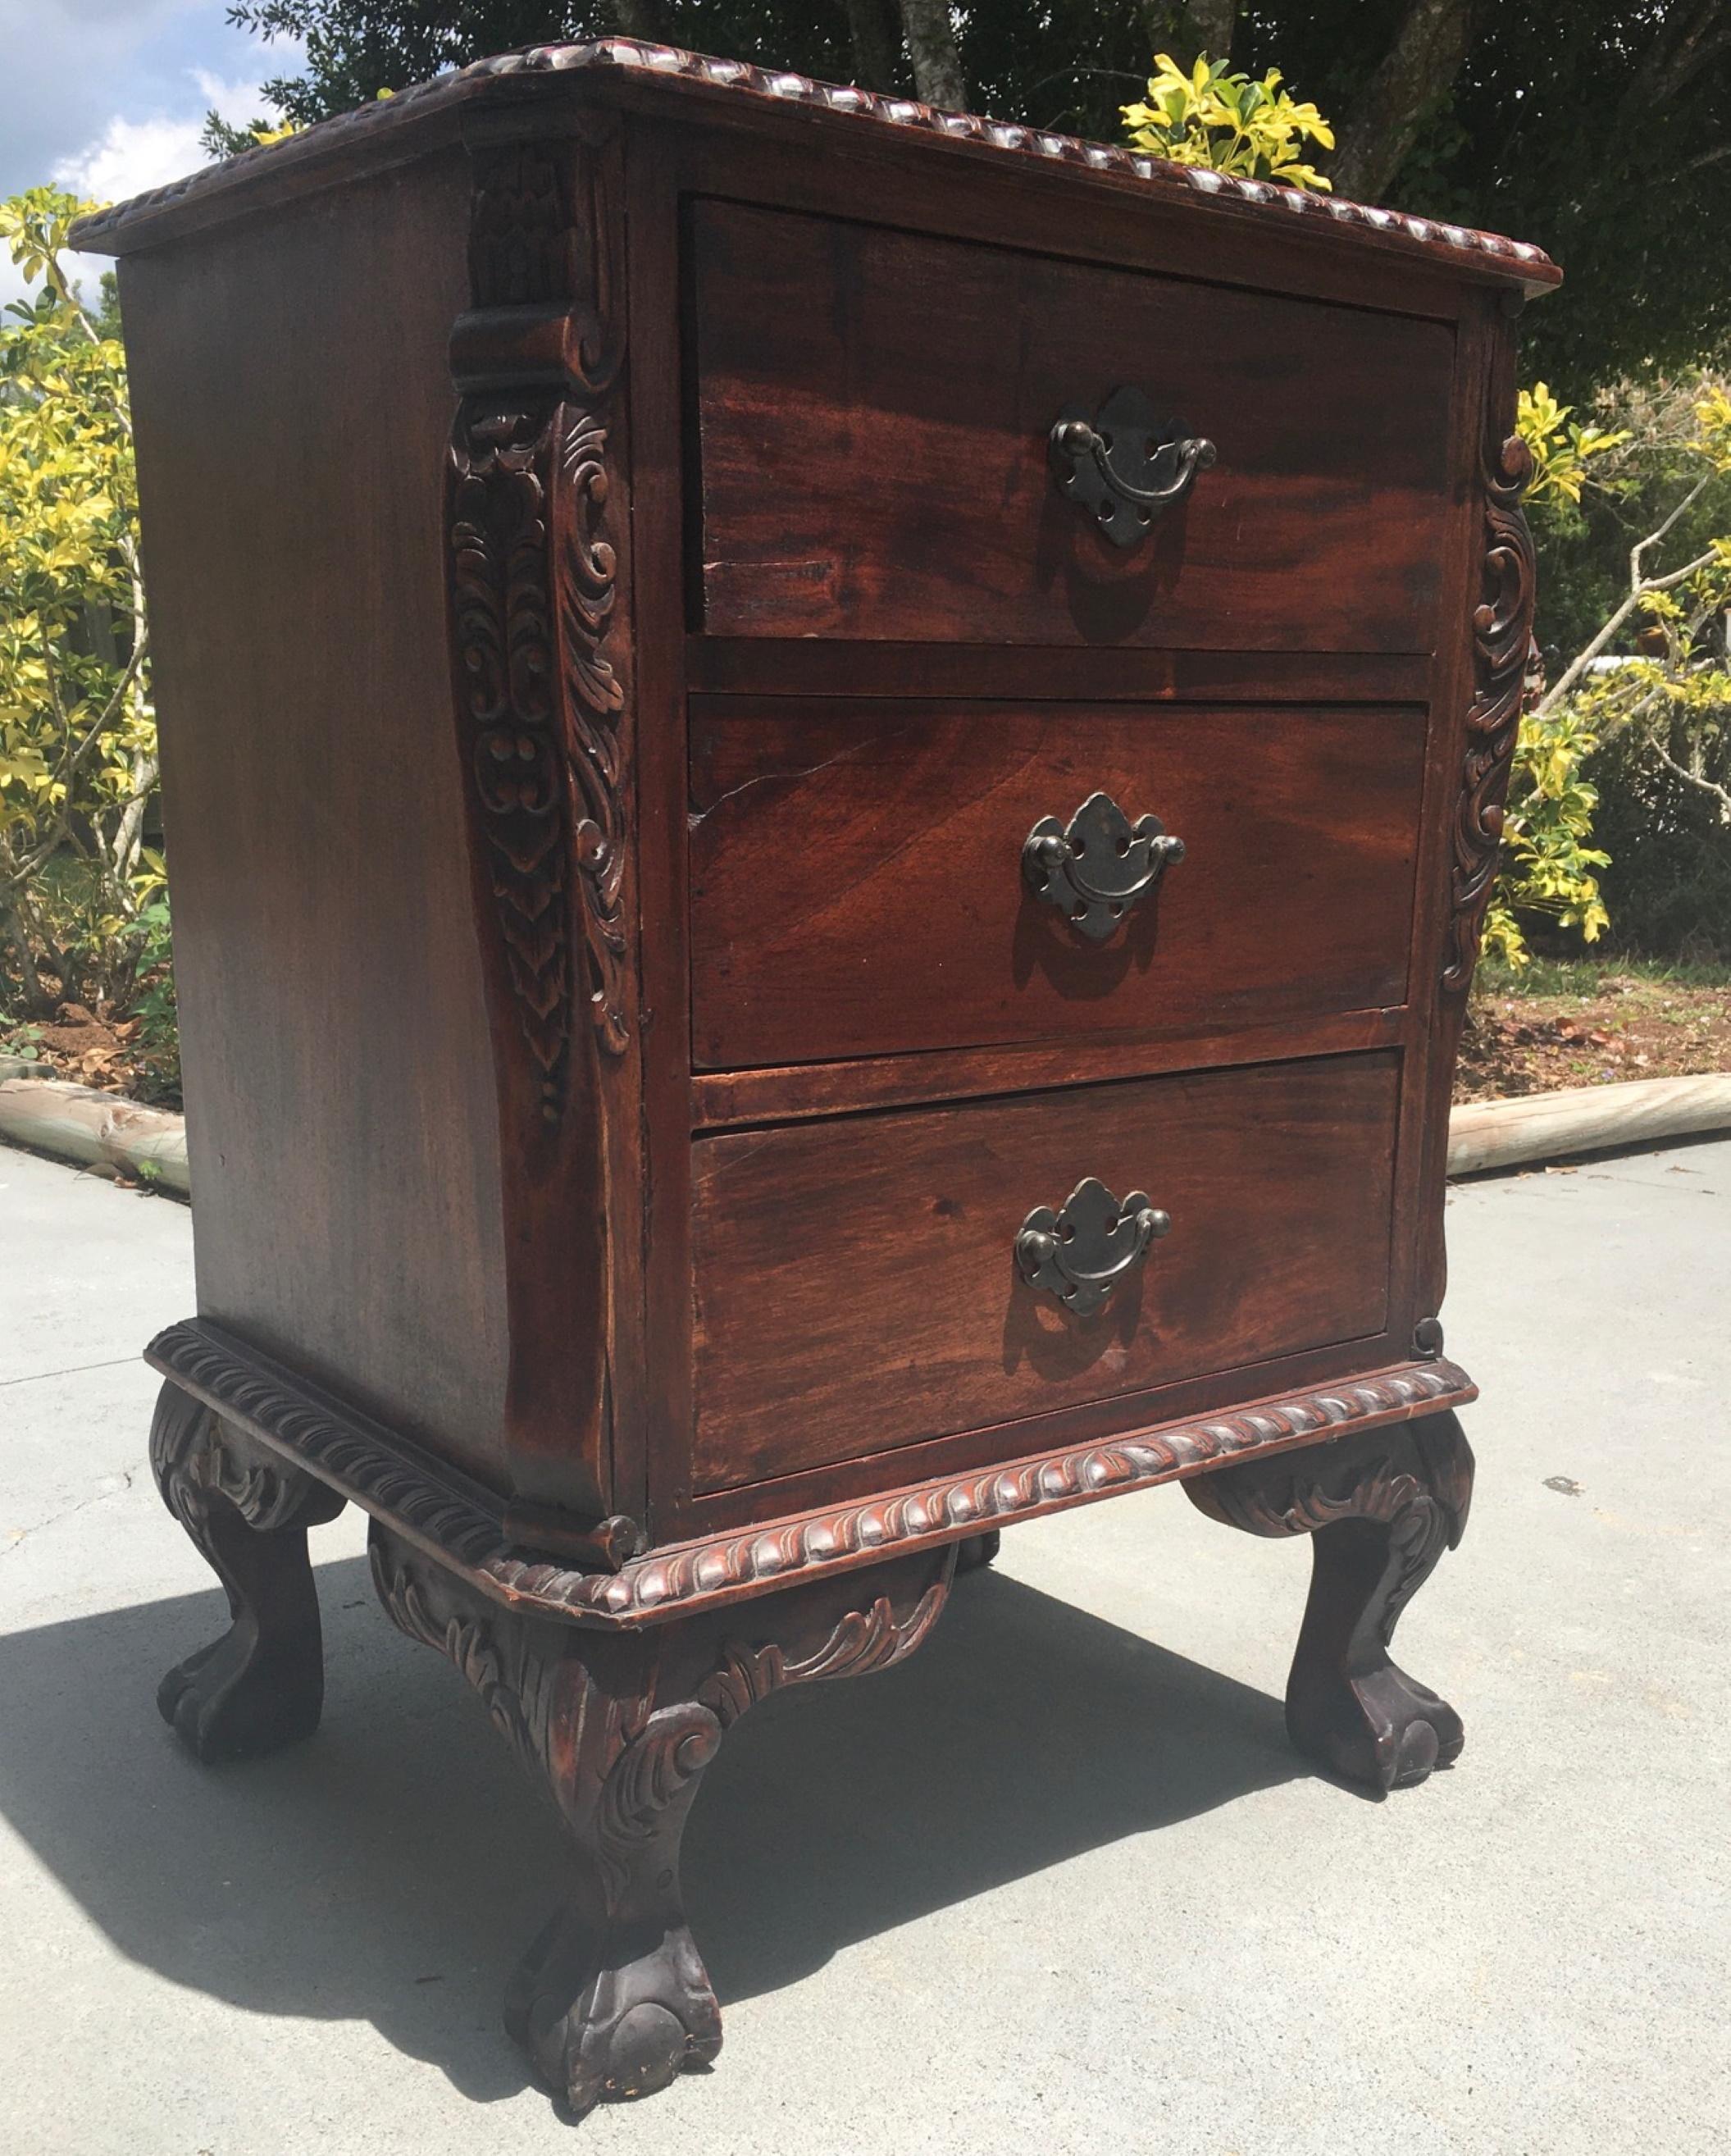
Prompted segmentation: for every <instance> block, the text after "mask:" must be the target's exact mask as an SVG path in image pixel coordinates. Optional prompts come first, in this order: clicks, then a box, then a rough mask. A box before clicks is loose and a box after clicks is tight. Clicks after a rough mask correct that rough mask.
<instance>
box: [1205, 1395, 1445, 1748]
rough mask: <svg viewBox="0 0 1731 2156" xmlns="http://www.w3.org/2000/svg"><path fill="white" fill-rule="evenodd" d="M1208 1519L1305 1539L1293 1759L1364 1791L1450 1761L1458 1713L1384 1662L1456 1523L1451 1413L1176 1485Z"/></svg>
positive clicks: (1290, 1692)
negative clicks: (1307, 1570) (1307, 1579)
mask: <svg viewBox="0 0 1731 2156" xmlns="http://www.w3.org/2000/svg"><path fill="white" fill-rule="evenodd" d="M1184 1487H1185V1489H1186V1491H1188V1493H1189V1496H1190V1499H1191V1501H1192V1502H1193V1503H1194V1505H1195V1506H1196V1507H1197V1508H1198V1510H1199V1511H1201V1512H1206V1513H1207V1514H1208V1516H1209V1517H1210V1519H1215V1520H1220V1521H1223V1522H1225V1524H1226V1525H1227V1526H1229V1527H1242V1528H1244V1529H1245V1530H1246V1532H1248V1533H1251V1534H1253V1535H1305V1534H1307V1535H1311V1536H1312V1537H1314V1540H1313V1542H1312V1558H1313V1567H1314V1569H1313V1571H1312V1578H1311V1589H1310V1600H1309V1603H1308V1604H1307V1607H1306V1609H1305V1613H1304V1624H1303V1627H1302V1630H1301V1631H1300V1633H1299V1635H1298V1647H1297V1653H1296V1654H1295V1655H1294V1656H1293V1658H1292V1675H1291V1676H1290V1677H1289V1678H1288V1679H1287V1734H1288V1736H1290V1737H1291V1738H1292V1742H1293V1743H1294V1744H1296V1745H1297V1747H1298V1748H1299V1750H1300V1751H1301V1752H1306V1753H1309V1754H1310V1756H1311V1758H1313V1759H1316V1760H1318V1762H1319V1763H1321V1764H1322V1765H1323V1766H1324V1767H1326V1768H1328V1769H1329V1771H1330V1772H1331V1773H1333V1774H1338V1775H1339V1776H1341V1778H1342V1779H1343V1780H1345V1781H1348V1782H1358V1783H1360V1784H1364V1786H1365V1787H1367V1788H1369V1789H1379V1790H1382V1789H1403V1788H1405V1787H1407V1786H1408V1785H1409V1784H1412V1783H1415V1782H1422V1781H1423V1780H1424V1779H1425V1777H1426V1776H1427V1775H1428V1774H1430V1773H1431V1769H1432V1768H1434V1767H1446V1766H1448V1765H1450V1764H1451V1763H1452V1761H1453V1760H1454V1759H1455V1758H1457V1757H1458V1756H1459V1753H1460V1750H1461V1742H1462V1735H1461V1717H1460V1716H1459V1715H1457V1714H1456V1712H1455V1710H1454V1709H1453V1707H1451V1706H1450V1705H1449V1704H1448V1702H1447V1701H1446V1700H1444V1699H1439V1698H1438V1697H1437V1696H1436V1693H1435V1692H1434V1691H1430V1690H1428V1689H1427V1688H1426V1687H1425V1686H1424V1685H1421V1684H1419V1683H1418V1682H1416V1681H1415V1680H1414V1679H1413V1678H1411V1677H1410V1676H1407V1674H1406V1672H1405V1671H1404V1670H1401V1669H1399V1668H1397V1667H1396V1666H1395V1663H1394V1662H1392V1661H1390V1660H1389V1641H1390V1640H1392V1639H1393V1637H1394V1634H1395V1625H1396V1624H1397V1623H1398V1622H1399V1620H1400V1613H1401V1611H1402V1610H1403V1609H1405V1607H1406V1605H1407V1604H1408V1603H1409V1602H1410V1600H1411V1599H1412V1598H1413V1596H1414V1595H1415V1594H1416V1593H1417V1592H1418V1590H1419V1589H1420V1587H1421V1586H1422V1585H1423V1584H1424V1582H1425V1579H1426V1578H1429V1576H1430V1574H1431V1570H1432V1568H1434V1567H1435V1565H1436V1561H1437V1559H1438V1558H1440V1557H1441V1555H1442V1553H1443V1551H1444V1550H1445V1548H1447V1549H1453V1548H1455V1547H1456V1544H1457V1543H1459V1542H1460V1539H1461V1533H1462V1532H1463V1531H1464V1529H1465V1527H1466V1510H1467V1506H1468V1504H1469V1503H1470V1501H1471V1499H1472V1450H1471V1449H1470V1448H1469V1447H1468V1445H1467V1443H1466V1438H1465V1437H1464V1436H1463V1435H1461V1425H1460V1424H1459V1422H1458V1421H1457V1420H1456V1418H1455V1417H1454V1416H1453V1415H1452V1414H1438V1415H1427V1416H1426V1417H1425V1419H1424V1420H1423V1421H1421V1422H1414V1423H1409V1424H1406V1425H1405V1426H1404V1427H1402V1428H1399V1429H1394V1430H1373V1431H1371V1432H1369V1433H1368V1434H1366V1435H1358V1436H1354V1437H1351V1438H1348V1439H1347V1440H1344V1441H1343V1443H1341V1444H1339V1445H1328V1446H1324V1447H1319V1448H1317V1449H1315V1450H1307V1451H1303V1452H1288V1453H1283V1454H1282V1455H1281V1456H1280V1457H1279V1458H1277V1459H1273V1460H1247V1461H1245V1462H1243V1463H1241V1464H1240V1465H1239V1466H1233V1467H1226V1468H1223V1469H1221V1470H1220V1472H1219V1473H1218V1474H1215V1475H1205V1476H1199V1477H1198V1478H1197V1479H1196V1480H1195V1481H1193V1482H1187V1483H1186V1484H1185V1485H1184Z"/></svg>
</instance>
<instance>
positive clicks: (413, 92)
mask: <svg viewBox="0 0 1731 2156" xmlns="http://www.w3.org/2000/svg"><path fill="white" fill-rule="evenodd" d="M598 70H622V71H624V72H627V73H629V74H634V75H637V76H639V77H641V76H649V77H652V78H653V79H654V80H656V81H658V82H665V83H666V84H668V85H671V86H684V87H686V88H696V89H699V90H726V91H732V92H736V93H737V94H739V95H743V96H747V97H752V98H763V99H768V100H773V102H775V103H777V104H781V105H803V106H805V107H808V108H809V109H813V110H819V111H822V112H826V113H835V114H839V115H843V116H844V117H846V118H850V119H857V120H862V121H868V122H871V123H875V124H876V125H878V126H891V127H899V128H904V129H912V130H915V131H918V132H921V133H924V134H927V135H935V136H941V137H943V139H944V140H946V141H952V142H964V143H969V144H973V145H975V146H979V147H980V148H983V149H986V150H995V151H1005V152H1008V153H1009V154H1011V155H1013V156H1016V157H1034V158H1037V159H1040V160H1041V161H1043V162H1048V163H1056V164H1061V165H1070V166H1076V167H1081V168H1082V169H1083V170H1086V171H1088V172H1107V173H1113V174H1121V175H1123V176H1125V177H1129V178H1132V179H1138V180H1143V181H1147V182H1151V183H1152V184H1153V186H1155V187H1159V188H1160V189H1161V191H1162V192H1163V193H1168V194H1171V193H1187V194H1189V196H1191V197H1192V198H1198V197H1199V198H1203V199H1205V200H1209V199H1211V200H1215V201H1220V202H1228V203H1235V204H1240V205H1243V206H1245V207H1246V208H1251V209H1254V210H1258V211H1261V212H1263V213H1266V215H1268V216H1269V217H1271V218H1292V219H1296V220H1297V222H1298V223H1301V224H1302V225H1305V226H1307V227H1312V228H1315V227H1320V226H1325V225H1332V226H1333V227H1336V228H1342V229H1343V230H1346V231H1351V232H1353V233H1355V234H1364V235H1367V236H1368V235H1372V234H1374V235H1378V236H1380V237H1383V238H1385V239H1392V240H1395V241H1396V242H1398V243H1401V244H1404V246H1405V247H1406V248H1410V249H1412V250H1414V251H1415V252H1416V253H1418V254H1420V255H1425V254H1431V255H1439V254H1440V255H1443V256H1453V257H1460V256H1462V255H1464V256H1466V257H1468V258H1469V259H1470V258H1472V257H1473V256H1480V257H1482V258H1484V259H1485V260H1486V261H1487V264H1494V265H1495V266H1496V267H1497V268H1498V269H1502V271H1503V273H1504V274H1505V275H1515V276H1518V277H1521V278H1522V279H1523V280H1527V281H1528V282H1529V283H1531V284H1533V285H1549V284H1552V283H1554V281H1555V278H1556V271H1555V269H1554V265H1553V264H1552V263H1551V260H1550V258H1549V255H1547V254H1545V252H1544V249H1543V248H1539V247H1534V246H1532V245H1530V244H1528V243H1526V242H1524V241H1522V240H1516V239H1504V238H1503V236H1502V234H1500V233H1495V232H1477V231H1474V230H1473V229H1472V228H1470V227H1469V226H1466V225H1460V224H1448V223H1442V222H1441V221H1440V220H1438V219H1437V218H1425V217H1413V216H1410V215H1408V214H1407V213H1405V212H1403V211H1400V210H1392V209H1379V208H1374V207H1373V206H1371V205H1369V204H1366V203H1354V202H1348V201H1346V200H1344V199H1343V198H1341V197H1340V196H1338V195H1332V194H1307V193H1302V191H1301V190H1300V189H1298V188H1297V187H1278V186H1276V185H1274V184H1273V183H1272V182H1268V181H1264V180H1251V179H1240V178H1239V177H1236V176H1235V175H1233V174H1229V173H1225V172H1211V171H1210V170H1209V169H1207V168H1206V167H1202V166H1192V165H1175V164H1173V163H1172V162H1169V160H1168V159H1166V158H1164V157H1149V156H1148V154H1147V153H1146V152H1144V151H1139V150H1127V149H1123V148H1122V147H1120V146H1117V145H1116V144H1114V143H1110V142H1087V141H1079V140H1078V139H1077V138H1076V136H1071V135H1057V134H1053V133H1051V132H1050V131H1048V130H1046V129H1045V128H1039V127H1025V126H1020V124H1018V123H1017V122H1015V121H1004V120H992V119H988V118H986V117H985V116H984V115H981V114H979V113H973V112H946V111H943V110H938V109H937V107H935V106H933V105H920V104H917V103H916V102H915V100H913V99H912V98H907V97H884V96H880V95H877V94H876V92H875V91H872V90H860V89H859V88H857V87H855V86H854V85H843V84H838V83H827V82H815V81H813V80H811V79H810V78H809V77H808V76H805V75H802V74H793V73H792V72H790V71H788V70H786V69H767V68H758V67H752V66H750V65H748V64H747V63H746V62H745V61H743V60H727V59H712V58H710V57H708V56H706V54H701V53H690V52H685V51H682V50H680V49H676V48H675V47H673V46H670V45H655V44H645V43H643V42H642V41H641V40H639V39H638V38H593V39H592V40H590V41H589V42H588V43H586V44H568V45H532V46H530V47H529V48H527V49H526V50H524V51H521V52H515V53H502V54H499V55H497V56H496V57H495V58H493V59H483V60H476V61H475V62H474V63H473V64H471V65H470V66H468V67H465V68H459V69H455V70H454V71H453V72H452V73H450V74H443V75H439V76H437V77H435V78H434V80H433V81H431V82H425V83H419V84H416V85H414V86H413V88H411V89H408V90H399V91H398V93H397V95H395V96H394V97H391V98H387V99H383V100H380V101H379V102H378V103H376V104H372V105H363V106H362V107H361V108H360V109H359V110H357V111H354V112H346V113H342V114H341V115H338V117H336V119H334V120H326V121H321V122H320V123H319V125H318V126H315V127H309V128H306V129H304V130H303V131H301V132H300V133H299V134H295V135H292V136H288V137H286V138H285V140H284V141H282V142H280V143H275V144H272V145H271V146H270V147H268V148H265V149H259V150H247V151H242V153H241V154H240V156H239V157H232V158H229V160H228V161H227V162H225V163H223V164H221V165H217V166H213V167H206V168H205V169H204V170H203V172H195V173H193V175H192V176H191V177H188V178H187V179H184V180H177V181H175V182H173V183H172V185H170V186H168V187H157V188H155V189H153V190H152V192H151V193H147V194H141V195H135V196H134V197H133V198H131V200H130V201H128V202H123V203H116V205H115V206H114V207H113V208H109V209H105V210H99V211H97V212H96V213H95V214H94V215H92V216H90V217H87V218H81V219H80V221H79V223H78V224H77V225H76V226H75V227H74V231H73V235H72V238H73V244H74V246H75V247H80V248H83V249H87V250H89V251H90V252H93V253H98V254H100V253H102V252H104V251H105V249H106V248H108V247H110V246H118V245H124V244H125V243H126V239H127V238H128V235H129V234H130V233H131V230H132V228H134V227H136V226H139V225H142V224H145V223H148V222H151V221H152V220H154V219H155V218H158V217H160V216H161V215H162V213H164V212H166V211H167V210H170V209H172V208H177V206H178V205H179V204H181V203H186V202H193V201H197V200H198V199H199V198H202V197H210V196H214V195H218V194H220V193H224V192H226V191H227V190H228V189H229V188H231V187H235V186H237V185H238V184H242V183H244V182H246V181H247V180H249V179H250V178H251V177H253V176H254V175H255V174H257V173H258V172H259V171H260V169H261V168H264V169H269V168H270V167H275V168H277V169H285V168H289V167H296V166H300V165H304V164H309V163H316V162H319V161H320V160H321V158H322V157H325V156H327V155H328V154H330V153H331V151H336V150H338V149H341V148H343V147H346V146H347V144H348V143H349V142H350V141H365V140H366V139H367V138H368V137H369V136H377V137H380V138H384V137H388V136H390V135H393V134H394V133H395V132H396V131H398V130H399V129H401V128H402V127H403V126H405V125H412V124H413V121H414V119H415V118H416V116H417V115H419V114H420V113H422V112H424V111H427V110H438V109H439V108H441V107H447V106H449V105H455V104H460V103H461V102H462V101H464V100H466V99H470V98H472V97H475V95H478V94H482V95H484V94H485V90H486V88H487V85H489V84H490V83H491V82H493V81H496V80H500V79H501V78H509V77H511V76H520V75H546V74H552V75H571V74H587V73H592V72H594V71H598Z"/></svg>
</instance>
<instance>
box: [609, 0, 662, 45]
mask: <svg viewBox="0 0 1731 2156" xmlns="http://www.w3.org/2000/svg"><path fill="white" fill-rule="evenodd" d="M613 12H614V16H615V17H616V18H618V21H619V28H620V29H621V30H623V31H624V33H625V35H626V36H627V37H628V38H642V39H643V41H644V43H645V44H650V45H665V44H670V42H671V41H672V35H673V19H672V17H671V16H670V13H669V12H668V9H667V5H666V0H613Z"/></svg>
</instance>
